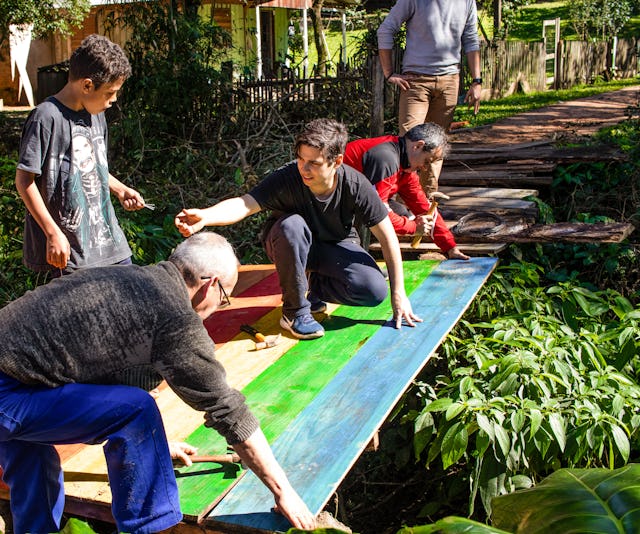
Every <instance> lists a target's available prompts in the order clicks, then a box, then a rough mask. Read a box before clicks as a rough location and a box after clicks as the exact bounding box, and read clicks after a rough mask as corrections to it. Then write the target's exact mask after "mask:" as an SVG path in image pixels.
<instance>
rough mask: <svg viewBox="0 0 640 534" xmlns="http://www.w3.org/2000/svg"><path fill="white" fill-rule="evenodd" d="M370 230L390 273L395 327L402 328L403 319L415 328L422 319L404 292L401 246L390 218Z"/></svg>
mask: <svg viewBox="0 0 640 534" xmlns="http://www.w3.org/2000/svg"><path fill="white" fill-rule="evenodd" d="M370 230H371V233H372V234H373V235H374V236H376V239H377V240H378V242H379V243H380V246H381V247H382V255H383V256H384V261H385V263H386V264H387V270H388V271H389V284H390V286H391V307H392V308H393V320H394V322H395V327H396V328H400V327H401V326H402V320H403V319H404V320H405V321H406V323H407V324H408V325H409V326H415V324H414V322H413V321H417V322H421V321H422V319H420V318H419V317H418V316H416V315H414V314H413V310H412V309H411V303H410V302H409V299H408V298H407V294H406V293H405V290H404V271H403V269H402V255H401V254H400V244H399V243H398V237H397V236H396V233H395V231H394V229H393V225H392V224H391V221H390V220H389V217H388V216H387V217H385V218H384V219H383V220H382V221H381V222H379V223H378V224H376V225H375V226H372V227H371V228H370Z"/></svg>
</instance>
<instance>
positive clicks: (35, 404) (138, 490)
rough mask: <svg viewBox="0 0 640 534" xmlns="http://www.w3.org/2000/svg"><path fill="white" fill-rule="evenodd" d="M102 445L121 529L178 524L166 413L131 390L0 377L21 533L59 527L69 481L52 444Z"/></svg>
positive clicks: (2, 451) (6, 474)
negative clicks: (164, 421)
mask: <svg viewBox="0 0 640 534" xmlns="http://www.w3.org/2000/svg"><path fill="white" fill-rule="evenodd" d="M102 442H104V446H103V449H104V455H105V458H106V461H107V471H108V474H109V483H110V486H111V493H112V512H113V516H114V518H115V520H116V525H117V527H118V531H119V532H128V533H141V534H143V533H145V534H146V533H150V532H158V531H160V530H164V529H166V528H169V527H171V526H173V525H175V524H177V523H179V522H180V520H181V519H182V513H181V512H180V503H179V499H178V488H177V485H176V480H175V475H174V472H173V464H172V462H171V456H170V454H169V447H168V444H167V438H166V435H165V431H164V427H163V425H162V419H161V417H160V412H159V411H158V407H157V405H156V402H155V400H154V399H153V398H152V397H151V396H150V395H149V394H148V393H147V392H145V391H143V390H141V389H138V388H134V387H128V386H99V385H90V384H67V385H64V386H60V387H56V388H50V387H46V386H30V385H25V384H22V383H21V382H18V381H16V380H14V379H13V378H11V377H9V376H7V375H5V374H4V373H0V465H1V466H2V469H3V477H2V478H3V480H4V482H5V483H6V484H7V485H8V486H9V489H10V498H11V512H12V515H13V523H14V532H15V533H16V534H24V533H27V532H28V533H31V534H40V533H49V532H57V531H59V530H60V526H61V525H60V520H61V518H62V511H63V508H64V500H65V497H64V483H63V480H64V479H63V472H62V468H61V465H60V457H59V456H58V453H57V451H56V449H55V448H54V447H53V444H62V443H88V444H99V443H102Z"/></svg>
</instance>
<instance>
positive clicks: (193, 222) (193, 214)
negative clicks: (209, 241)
mask: <svg viewBox="0 0 640 534" xmlns="http://www.w3.org/2000/svg"><path fill="white" fill-rule="evenodd" d="M174 223H175V225H176V228H177V229H178V231H179V232H180V233H181V234H182V236H183V237H189V236H192V235H193V234H195V233H196V232H199V231H200V230H202V229H203V228H204V223H203V216H202V210H199V209H184V210H182V211H181V212H180V213H178V215H176V218H175V220H174Z"/></svg>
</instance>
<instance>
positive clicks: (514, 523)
mask: <svg viewBox="0 0 640 534" xmlns="http://www.w3.org/2000/svg"><path fill="white" fill-rule="evenodd" d="M491 507H492V517H491V519H492V524H493V525H494V526H496V527H498V528H502V529H505V530H508V531H510V532H514V533H525V532H526V533H527V534H532V533H545V534H546V533H552V532H553V533H555V532H597V533H599V534H607V533H609V532H612V533H622V532H624V533H628V534H632V533H634V534H637V532H638V525H640V464H629V465H627V466H625V467H621V468H620V469H615V470H609V469H560V470H558V471H556V472H555V473H553V474H552V475H550V476H549V477H547V478H546V479H544V480H543V481H542V482H541V483H540V484H538V485H537V486H535V487H534V488H532V489H527V490H522V491H517V492H515V493H512V494H510V495H502V496H499V497H496V498H495V499H493V500H492V501H491Z"/></svg>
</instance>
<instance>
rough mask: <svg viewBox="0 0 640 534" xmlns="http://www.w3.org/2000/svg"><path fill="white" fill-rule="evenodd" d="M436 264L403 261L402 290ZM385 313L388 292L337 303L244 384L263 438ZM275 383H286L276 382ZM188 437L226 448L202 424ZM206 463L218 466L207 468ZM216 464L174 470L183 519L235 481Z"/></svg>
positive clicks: (291, 415)
mask: <svg viewBox="0 0 640 534" xmlns="http://www.w3.org/2000/svg"><path fill="white" fill-rule="evenodd" d="M438 263H439V262H437V261H408V262H404V276H405V288H406V291H407V293H408V294H411V293H412V292H413V291H414V290H415V288H416V287H418V286H419V285H420V284H421V283H422V282H423V281H424V280H425V278H427V277H428V276H429V274H430V273H431V271H432V270H433V269H434V267H435V266H436V265H438ZM390 316H391V305H390V299H389V297H387V299H386V300H385V301H384V302H383V303H381V304H380V305H378V306H376V307H372V308H362V307H354V306H339V307H338V308H336V310H335V311H334V312H333V313H332V315H330V316H329V317H327V318H326V319H325V320H324V321H323V323H322V324H323V326H324V327H325V330H326V332H327V334H326V336H325V337H324V338H322V339H318V340H311V341H302V342H300V343H298V344H296V345H295V346H294V347H292V348H291V349H290V350H288V351H287V352H286V353H285V354H283V355H282V356H281V357H280V358H279V359H278V360H277V361H276V362H274V363H273V364H272V365H271V366H269V367H268V368H267V369H265V371H264V372H263V373H262V374H260V375H259V376H258V377H256V378H255V379H254V380H253V381H252V382H251V383H249V384H248V385H247V386H246V387H245V388H244V389H243V390H242V393H243V394H244V395H245V396H246V397H247V403H248V405H249V406H250V407H251V410H252V411H253V413H254V414H255V415H256V417H258V419H259V420H260V423H261V426H262V429H263V431H264V433H265V435H266V436H267V439H269V440H270V441H272V440H274V439H275V438H276V437H278V436H279V435H280V433H281V432H282V431H283V430H284V429H285V428H286V427H287V426H288V425H289V423H290V422H291V421H293V419H295V417H296V416H297V415H298V414H299V413H300V412H301V411H302V410H303V409H304V408H305V406H307V404H309V403H310V402H311V401H312V400H313V398H314V397H315V396H316V395H317V394H318V393H319V392H320V391H322V389H323V388H324V387H325V386H326V385H327V384H328V383H329V382H330V381H331V379H332V378H333V377H334V376H335V375H336V374H337V373H338V372H339V371H340V369H342V367H343V366H344V365H345V364H346V363H347V362H348V361H349V359H350V358H351V356H352V355H353V354H355V353H356V352H357V351H358V349H359V348H360V347H361V346H362V345H363V344H364V343H365V342H366V341H367V339H369V338H370V337H371V336H372V335H373V334H374V333H375V332H376V331H377V330H378V328H380V326H382V325H383V324H384V323H385V321H387V320H388V319H389V317H390ZM280 384H286V387H284V388H283V387H279V385H280ZM187 442H188V443H190V444H192V445H194V446H195V447H198V449H199V450H200V452H202V453H203V454H208V453H218V452H223V451H224V450H226V442H225V440H224V439H223V438H221V437H220V436H219V434H218V433H217V432H213V431H211V429H208V428H205V427H204V426H201V427H199V428H198V429H196V430H195V431H194V432H193V433H192V434H191V435H190V436H189V438H187ZM203 466H205V467H203ZM208 467H214V468H217V469H210V470H207V468H208ZM218 467H219V466H217V465H216V464H197V465H194V466H192V467H190V468H181V469H180V470H179V473H178V487H179V491H180V503H181V507H182V512H183V514H184V516H185V519H197V518H200V517H202V514H203V513H205V512H206V511H207V510H208V509H209V508H210V507H211V506H212V505H213V504H215V503H216V502H217V501H218V500H219V499H220V498H221V497H222V496H223V495H224V493H226V492H227V491H228V490H229V489H230V488H231V486H232V485H233V483H234V482H235V481H236V480H237V478H238V476H237V475H238V473H237V472H235V471H234V469H235V466H229V467H228V468H227V469H226V471H225V470H223V469H222V468H218Z"/></svg>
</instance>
